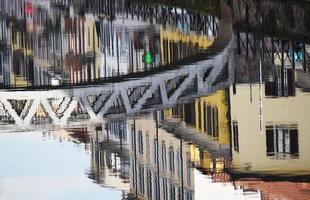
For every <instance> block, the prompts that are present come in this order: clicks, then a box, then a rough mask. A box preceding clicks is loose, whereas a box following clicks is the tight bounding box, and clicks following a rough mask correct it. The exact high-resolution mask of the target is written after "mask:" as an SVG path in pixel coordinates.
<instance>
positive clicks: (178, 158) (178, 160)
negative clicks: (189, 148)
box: [177, 150, 183, 178]
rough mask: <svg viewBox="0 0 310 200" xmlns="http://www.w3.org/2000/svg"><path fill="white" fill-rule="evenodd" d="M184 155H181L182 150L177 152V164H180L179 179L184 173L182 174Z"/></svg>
mask: <svg viewBox="0 0 310 200" xmlns="http://www.w3.org/2000/svg"><path fill="white" fill-rule="evenodd" d="M181 156H182V154H181V150H178V152H177V162H178V176H179V178H181V177H182V175H183V172H182V157H181Z"/></svg>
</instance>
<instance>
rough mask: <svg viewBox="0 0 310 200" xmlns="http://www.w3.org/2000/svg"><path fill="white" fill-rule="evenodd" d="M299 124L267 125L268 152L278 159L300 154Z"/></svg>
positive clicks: (268, 154)
mask: <svg viewBox="0 0 310 200" xmlns="http://www.w3.org/2000/svg"><path fill="white" fill-rule="evenodd" d="M298 146H299V145H298V130H297V125H274V126H267V127H266V147H267V148H266V154H267V156H268V157H271V156H272V157H275V158H277V159H286V158H296V157H298V156H299V147H298Z"/></svg>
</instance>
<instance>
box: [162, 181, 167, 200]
mask: <svg viewBox="0 0 310 200" xmlns="http://www.w3.org/2000/svg"><path fill="white" fill-rule="evenodd" d="M162 184H163V191H162V194H163V200H167V197H168V196H167V179H166V178H163V179H162Z"/></svg>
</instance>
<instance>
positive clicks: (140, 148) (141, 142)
mask: <svg viewBox="0 0 310 200" xmlns="http://www.w3.org/2000/svg"><path fill="white" fill-rule="evenodd" d="M138 144H139V147H138V148H139V154H141V155H142V154H143V136H142V131H138Z"/></svg>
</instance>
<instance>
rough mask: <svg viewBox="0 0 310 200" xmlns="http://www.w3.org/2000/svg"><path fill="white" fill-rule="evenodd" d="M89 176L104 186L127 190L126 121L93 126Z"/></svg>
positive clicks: (126, 191)
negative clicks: (104, 125)
mask: <svg viewBox="0 0 310 200" xmlns="http://www.w3.org/2000/svg"><path fill="white" fill-rule="evenodd" d="M94 128H95V130H93V134H94V135H93V137H92V138H91V171H90V174H89V177H90V178H91V179H94V180H95V181H96V182H97V183H98V184H101V185H103V186H104V187H112V188H114V189H117V190H121V191H123V192H125V193H128V192H129V154H128V149H127V145H128V138H127V123H126V121H113V122H108V123H107V124H106V127H105V129H104V128H103V126H102V125H100V126H96V127H94Z"/></svg>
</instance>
